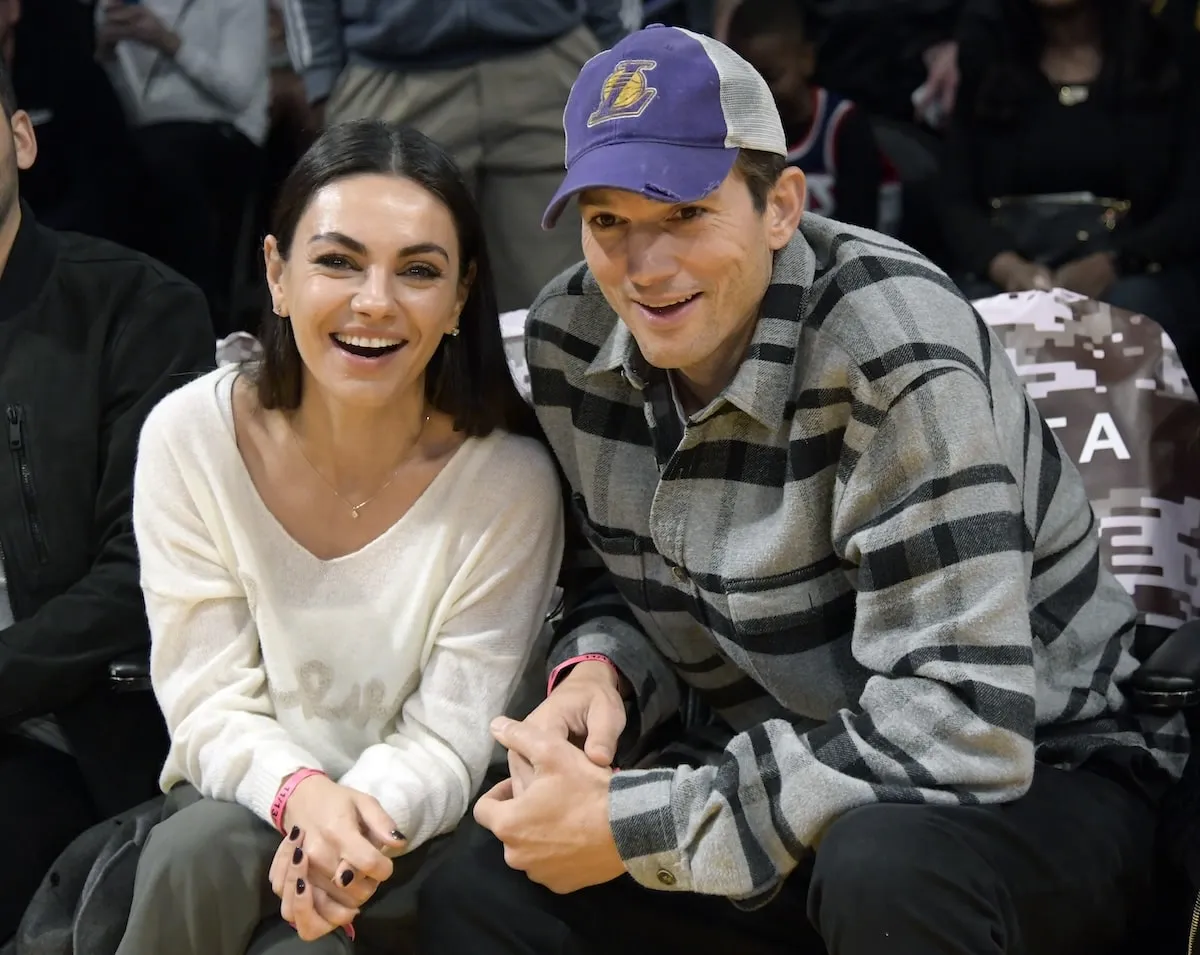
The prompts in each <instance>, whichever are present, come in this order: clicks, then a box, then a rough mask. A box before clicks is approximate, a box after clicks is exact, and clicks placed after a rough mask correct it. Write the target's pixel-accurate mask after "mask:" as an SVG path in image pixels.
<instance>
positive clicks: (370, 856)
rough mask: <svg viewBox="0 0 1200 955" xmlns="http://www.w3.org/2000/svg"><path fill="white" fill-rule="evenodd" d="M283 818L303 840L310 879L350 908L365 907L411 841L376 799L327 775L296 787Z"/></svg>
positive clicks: (310, 778)
mask: <svg viewBox="0 0 1200 955" xmlns="http://www.w3.org/2000/svg"><path fill="white" fill-rule="evenodd" d="M283 823H284V828H286V829H287V830H289V835H290V834H291V833H292V832H296V831H298V832H299V835H300V837H301V838H302V839H303V842H304V856H305V863H304V864H305V867H306V870H307V875H306V876H305V878H306V880H307V881H308V882H310V883H311V884H312V885H314V886H315V887H317V888H320V889H322V890H323V891H324V892H325V893H326V894H328V895H329V896H330V898H331V899H332V900H333V901H334V902H336V903H338V904H339V905H342V906H343V907H345V908H347V909H357V908H359V907H361V906H362V905H363V904H364V903H365V902H366V901H367V899H369V898H370V897H371V896H372V895H373V894H374V893H375V890H376V889H377V888H378V887H379V884H380V883H381V882H385V881H387V880H388V879H389V878H390V877H391V875H392V860H391V858H389V856H392V855H398V854H399V853H400V852H402V851H403V850H404V848H405V845H406V843H405V841H404V839H403V838H402V837H400V835H399V834H398V833H396V832H395V824H394V823H393V822H392V820H391V819H390V818H389V816H388V814H387V813H386V812H384V811H383V807H382V806H380V805H379V803H378V802H377V801H376V800H375V799H374V798H372V797H371V796H368V795H366V793H361V792H359V791H358V790H357V789H351V788H350V787H349V786H342V785H340V784H339V783H335V782H334V781H333V780H332V779H329V778H328V777H326V776H309V777H308V778H307V779H305V780H303V781H302V782H301V783H300V785H298V786H297V787H296V789H295V790H294V791H293V792H292V795H291V797H290V798H289V799H288V804H287V809H286V811H285V812H284V819H283ZM286 841H287V840H285V842H286ZM280 851H281V853H282V851H283V849H282V847H281V850H280ZM277 857H278V856H277ZM289 861H290V858H289ZM274 884H275V879H274V878H273V879H272V885H274ZM352 917H353V916H352ZM339 924H344V923H339Z"/></svg>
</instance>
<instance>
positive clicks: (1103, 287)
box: [1054, 252, 1117, 302]
mask: <svg viewBox="0 0 1200 955" xmlns="http://www.w3.org/2000/svg"><path fill="white" fill-rule="evenodd" d="M1116 280H1117V267H1116V263H1115V260H1114V259H1113V257H1112V256H1111V255H1109V254H1108V253H1107V252H1093V253H1092V254H1091V255H1085V256H1084V257H1083V258H1082V259H1076V260H1075V261H1074V262H1068V263H1067V264H1066V265H1064V266H1063V267H1062V268H1060V269H1059V270H1058V271H1057V272H1055V273H1054V284H1055V285H1059V286H1061V287H1062V288H1067V289H1070V290H1071V291H1072V292H1078V293H1079V294H1080V295H1086V296H1087V297H1088V298H1090V299H1093V300H1095V301H1097V302H1100V301H1103V300H1104V296H1105V295H1107V294H1108V290H1109V289H1110V288H1112V286H1113V283H1114V282H1116Z"/></svg>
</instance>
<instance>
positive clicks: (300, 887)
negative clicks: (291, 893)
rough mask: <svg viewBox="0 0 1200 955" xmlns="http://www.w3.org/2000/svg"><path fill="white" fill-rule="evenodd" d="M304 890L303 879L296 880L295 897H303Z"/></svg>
mask: <svg viewBox="0 0 1200 955" xmlns="http://www.w3.org/2000/svg"><path fill="white" fill-rule="evenodd" d="M304 889H305V885H304V880H303V879H297V880H296V894H297V895H303V894H304Z"/></svg>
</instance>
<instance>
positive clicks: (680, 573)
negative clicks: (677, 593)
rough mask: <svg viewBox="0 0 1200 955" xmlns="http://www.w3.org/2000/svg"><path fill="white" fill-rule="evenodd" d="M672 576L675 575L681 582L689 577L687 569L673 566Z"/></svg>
mask: <svg viewBox="0 0 1200 955" xmlns="http://www.w3.org/2000/svg"><path fill="white" fill-rule="evenodd" d="M671 576H672V577H674V578H675V579H676V580H677V581H678V582H679V583H681V584H682V583H683V582H684V581H685V580H687V579H688V575H687V571H686V570H684V569H683V568H682V567H672V568H671Z"/></svg>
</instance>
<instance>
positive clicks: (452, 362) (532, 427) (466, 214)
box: [253, 120, 540, 437]
mask: <svg viewBox="0 0 1200 955" xmlns="http://www.w3.org/2000/svg"><path fill="white" fill-rule="evenodd" d="M370 174H377V175H385V176H400V177H402V178H404V179H409V180H411V181H412V182H415V183H416V184H417V185H419V186H421V187H422V188H424V189H425V190H427V191H428V192H430V193H431V194H433V195H434V196H435V197H436V198H437V199H438V200H439V201H440V202H441V203H442V204H443V205H444V206H445V207H446V208H447V209H448V210H449V211H450V216H451V218H452V219H453V220H454V226H455V231H456V232H457V233H458V247H459V261H460V263H461V272H460V278H463V279H465V278H466V277H467V276H468V275H470V274H471V269H472V267H474V277H473V280H472V283H471V288H470V291H469V292H468V294H467V301H466V303H465V304H464V306H463V310H462V314H461V315H460V316H459V325H458V327H459V334H458V335H457V336H444V337H443V338H442V341H441V343H440V344H439V345H438V347H437V351H435V352H434V354H433V356H432V357H431V358H430V360H429V365H428V366H427V367H426V370H425V396H426V399H427V400H428V401H429V403H430V405H432V406H433V407H434V408H436V409H437V410H438V411H441V412H443V413H445V414H448V415H450V416H451V417H452V418H453V419H454V427H455V429H456V430H458V431H462V432H465V433H466V434H467V435H469V436H471V437H484V436H486V435H487V434H489V433H491V431H492V429H494V428H498V427H499V428H504V429H505V430H507V431H511V432H514V433H518V434H526V435H532V436H539V435H540V430H539V429H538V427H537V423H536V419H535V418H534V416H533V412H532V410H531V409H530V408H529V406H528V405H526V403H525V402H524V401H523V400H522V398H521V396H520V394H519V392H518V391H517V388H516V385H515V384H514V383H513V380H512V376H511V374H510V372H509V369H508V363H507V361H506V359H505V356H504V342H503V339H502V338H501V335H500V317H499V310H498V308H497V305H496V289H495V284H494V279H493V277H492V268H491V264H490V263H489V261H488V254H487V248H486V247H485V245H484V237H483V225H482V222H481V221H480V216H479V209H478V207H477V206H476V204H475V200H474V198H473V196H472V195H471V190H470V189H469V187H468V186H467V183H466V180H465V179H464V178H463V175H462V172H461V171H460V170H459V168H458V166H457V165H456V164H455V163H454V160H453V159H451V158H450V156H449V155H448V154H447V153H446V151H445V150H443V149H442V147H440V146H439V145H438V144H437V143H435V142H434V141H433V140H431V139H429V138H428V137H427V136H425V135H423V134H422V133H420V132H418V131H417V130H415V129H412V128H411V127H406V126H396V125H391V124H388V123H382V122H378V121H375V120H359V121H355V122H350V123H343V124H340V125H337V126H333V127H330V128H329V129H328V130H326V131H325V132H324V133H323V134H322V135H321V137H320V138H319V139H318V140H317V141H316V142H315V143H313V145H312V146H311V147H310V148H309V150H308V152H306V153H305V154H304V156H303V157H301V159H300V161H299V162H298V163H296V166H295V168H294V169H293V170H292V171H291V173H290V174H289V175H288V177H287V180H286V181H285V182H284V184H283V187H282V189H281V191H280V195H279V200H278V202H277V204H276V207H275V214H274V217H273V223H272V233H273V235H274V236H275V240H276V242H277V243H278V248H279V255H280V256H281V257H282V258H283V259H284V260H285V261H286V260H287V259H288V258H289V256H290V255H291V253H292V245H293V242H294V241H295V238H296V226H297V224H298V223H299V222H300V219H301V217H302V216H303V215H304V213H305V211H306V210H307V209H308V207H309V205H310V204H311V202H312V200H313V198H314V197H315V196H316V195H317V193H318V192H320V191H321V190H322V189H324V188H325V187H326V186H329V185H331V184H332V183H335V182H338V181H339V180H342V179H346V178H348V177H350V176H360V175H370ZM260 338H261V341H262V346H263V359H262V362H261V363H260V364H259V366H258V368H257V369H256V370H255V371H254V372H253V381H254V384H255V388H256V390H257V392H258V401H259V404H261V405H262V407H264V408H271V409H279V410H283V411H293V410H295V409H296V408H298V407H299V406H300V398H301V393H302V390H303V383H304V375H303V371H304V362H303V359H302V358H301V357H300V351H299V349H298V348H297V347H296V338H295V335H294V334H293V332H292V324H291V322H290V321H289V320H288V319H286V318H282V317H280V316H278V315H275V314H274V313H272V312H270V311H269V310H268V311H267V313H266V314H265V316H264V318H263V324H262V329H261V333H260Z"/></svg>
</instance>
